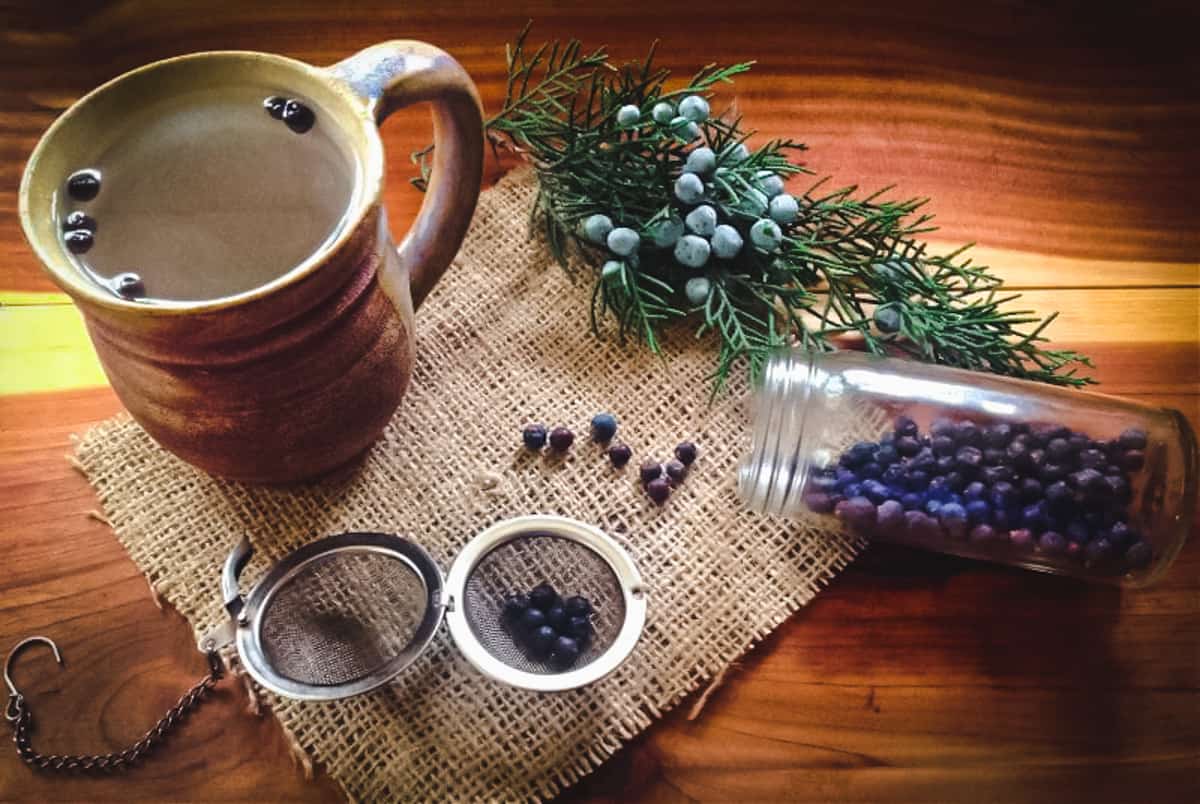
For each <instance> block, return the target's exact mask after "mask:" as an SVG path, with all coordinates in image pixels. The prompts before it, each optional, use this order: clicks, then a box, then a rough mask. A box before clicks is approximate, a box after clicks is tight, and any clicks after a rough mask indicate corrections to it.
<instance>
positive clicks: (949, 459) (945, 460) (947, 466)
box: [934, 455, 958, 475]
mask: <svg viewBox="0 0 1200 804" xmlns="http://www.w3.org/2000/svg"><path fill="white" fill-rule="evenodd" d="M957 465H958V464H957V463H955V461H954V456H953V455H943V456H941V457H940V458H938V459H937V463H936V464H935V465H934V466H935V471H937V473H938V474H939V475H944V474H946V473H947V472H952V471H954V467H955V466H957Z"/></svg>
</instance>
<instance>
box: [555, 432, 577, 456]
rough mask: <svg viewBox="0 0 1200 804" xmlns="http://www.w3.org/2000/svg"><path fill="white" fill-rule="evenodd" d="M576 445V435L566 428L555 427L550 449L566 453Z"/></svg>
mask: <svg viewBox="0 0 1200 804" xmlns="http://www.w3.org/2000/svg"><path fill="white" fill-rule="evenodd" d="M574 443H575V434H574V433H572V432H571V431H570V430H568V429H567V428H566V427H555V428H554V429H553V430H551V431H550V449H552V450H554V451H555V452H566V451H567V450H569V449H570V448H571V445H572V444H574Z"/></svg>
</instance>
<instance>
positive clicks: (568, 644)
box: [550, 636, 580, 670]
mask: <svg viewBox="0 0 1200 804" xmlns="http://www.w3.org/2000/svg"><path fill="white" fill-rule="evenodd" d="M579 654H580V650H579V642H577V641H576V640H575V639H574V638H573V637H569V636H560V637H559V638H558V639H556V640H554V647H553V648H551V649H550V663H551V664H552V665H554V666H555V667H556V668H557V669H559V670H566V669H567V668H568V667H570V666H571V665H573V664H575V662H577V661H579Z"/></svg>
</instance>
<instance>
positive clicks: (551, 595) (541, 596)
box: [529, 583, 562, 611]
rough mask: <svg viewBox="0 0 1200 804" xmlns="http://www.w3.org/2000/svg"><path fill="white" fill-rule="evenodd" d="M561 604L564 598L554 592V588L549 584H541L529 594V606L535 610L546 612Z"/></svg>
mask: <svg viewBox="0 0 1200 804" xmlns="http://www.w3.org/2000/svg"><path fill="white" fill-rule="evenodd" d="M561 604H562V598H560V597H559V596H558V592H556V591H554V587H553V586H551V585H550V584H548V583H539V584H538V585H537V586H535V587H533V589H531V590H530V592H529V605H531V606H533V607H534V608H537V609H541V610H542V611H545V610H547V609H552V608H554V607H555V606H559V605H561Z"/></svg>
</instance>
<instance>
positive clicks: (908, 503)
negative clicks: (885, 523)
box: [900, 491, 925, 511]
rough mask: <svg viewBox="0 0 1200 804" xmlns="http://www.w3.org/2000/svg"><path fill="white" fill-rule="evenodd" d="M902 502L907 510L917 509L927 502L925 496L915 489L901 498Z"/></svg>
mask: <svg viewBox="0 0 1200 804" xmlns="http://www.w3.org/2000/svg"><path fill="white" fill-rule="evenodd" d="M900 504H901V505H903V506H904V510H905V511H915V510H917V509H918V508H920V507H921V506H922V505H924V504H925V497H924V496H923V495H921V494H918V493H917V492H915V491H910V492H908V493H907V494H905V495H904V496H902V497H901V498H900Z"/></svg>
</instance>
